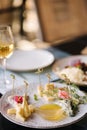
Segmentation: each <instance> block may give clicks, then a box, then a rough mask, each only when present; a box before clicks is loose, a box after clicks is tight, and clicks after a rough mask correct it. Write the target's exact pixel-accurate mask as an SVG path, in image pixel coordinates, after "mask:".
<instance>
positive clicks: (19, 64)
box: [7, 49, 54, 71]
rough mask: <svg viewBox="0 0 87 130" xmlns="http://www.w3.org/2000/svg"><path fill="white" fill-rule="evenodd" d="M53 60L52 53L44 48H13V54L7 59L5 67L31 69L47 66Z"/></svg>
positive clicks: (15, 69) (17, 69)
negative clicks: (26, 49)
mask: <svg viewBox="0 0 87 130" xmlns="http://www.w3.org/2000/svg"><path fill="white" fill-rule="evenodd" d="M53 61H54V56H53V54H51V53H50V52H49V51H46V50H40V49H38V50H37V49H35V50H32V51H22V50H15V52H14V53H13V55H12V56H11V57H10V58H9V59H8V60H7V69H9V70H13V71H28V70H29V71H32V70H36V69H38V68H44V67H47V66H49V65H50V64H52V62H53Z"/></svg>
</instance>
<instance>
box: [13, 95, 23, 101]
mask: <svg viewBox="0 0 87 130" xmlns="http://www.w3.org/2000/svg"><path fill="white" fill-rule="evenodd" d="M13 99H14V100H15V101H16V102H17V103H22V102H23V97H22V96H14V98H13Z"/></svg>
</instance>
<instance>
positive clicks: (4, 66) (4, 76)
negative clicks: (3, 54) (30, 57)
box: [2, 58, 6, 84]
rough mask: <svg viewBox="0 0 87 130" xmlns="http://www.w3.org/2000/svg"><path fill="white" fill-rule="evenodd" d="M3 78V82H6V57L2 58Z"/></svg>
mask: <svg viewBox="0 0 87 130" xmlns="http://www.w3.org/2000/svg"><path fill="white" fill-rule="evenodd" d="M2 62H3V80H4V83H5V84H6V58H4V59H3V61H2Z"/></svg>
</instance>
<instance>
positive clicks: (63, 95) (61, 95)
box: [58, 90, 69, 99]
mask: <svg viewBox="0 0 87 130" xmlns="http://www.w3.org/2000/svg"><path fill="white" fill-rule="evenodd" d="M58 97H59V98H62V99H68V98H69V94H68V92H66V91H64V90H59V92H58Z"/></svg>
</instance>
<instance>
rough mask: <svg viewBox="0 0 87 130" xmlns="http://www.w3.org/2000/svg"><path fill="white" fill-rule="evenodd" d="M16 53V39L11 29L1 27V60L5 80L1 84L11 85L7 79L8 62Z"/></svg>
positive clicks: (5, 26)
mask: <svg viewBox="0 0 87 130" xmlns="http://www.w3.org/2000/svg"><path fill="white" fill-rule="evenodd" d="M13 51H14V38H13V34H12V30H11V27H10V26H8V25H0V60H1V61H2V67H3V72H4V73H3V74H4V76H3V79H2V80H1V82H0V83H3V84H5V85H6V84H9V83H10V81H9V80H8V79H7V77H6V60H7V58H9V57H10V56H11V55H12V54H13Z"/></svg>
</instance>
